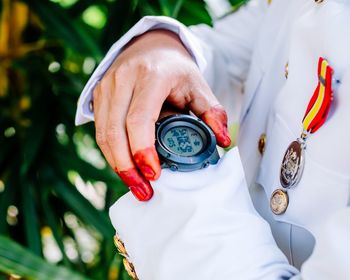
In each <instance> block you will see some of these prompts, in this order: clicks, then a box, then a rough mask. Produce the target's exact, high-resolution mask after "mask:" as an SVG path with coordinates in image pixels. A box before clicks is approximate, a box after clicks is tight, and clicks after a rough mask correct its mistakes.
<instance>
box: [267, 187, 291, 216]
mask: <svg viewBox="0 0 350 280" xmlns="http://www.w3.org/2000/svg"><path fill="white" fill-rule="evenodd" d="M288 203H289V198H288V193H287V192H286V191H284V190H282V189H277V190H275V191H274V192H273V193H272V195H271V199H270V208H271V211H272V212H273V213H274V214H276V215H281V214H283V213H284V212H286V210H287V208H288Z"/></svg>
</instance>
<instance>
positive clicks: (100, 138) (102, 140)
mask: <svg viewBox="0 0 350 280" xmlns="http://www.w3.org/2000/svg"><path fill="white" fill-rule="evenodd" d="M96 142H97V145H98V146H99V147H100V148H101V149H102V148H103V147H105V146H106V144H107V139H106V136H105V134H104V133H103V132H102V131H100V130H97V131H96Z"/></svg>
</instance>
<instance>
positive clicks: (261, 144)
mask: <svg viewBox="0 0 350 280" xmlns="http://www.w3.org/2000/svg"><path fill="white" fill-rule="evenodd" d="M265 146H266V134H265V133H262V134H261V135H260V138H259V142H258V150H259V152H260V154H261V155H263V154H264V152H265Z"/></svg>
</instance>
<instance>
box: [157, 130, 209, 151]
mask: <svg viewBox="0 0 350 280" xmlns="http://www.w3.org/2000/svg"><path fill="white" fill-rule="evenodd" d="M163 143H164V146H165V147H166V148H167V149H168V150H169V151H171V152H173V153H175V154H178V155H181V156H194V155H196V154H198V153H199V152H200V151H201V150H202V149H203V146H204V143H203V139H202V137H201V135H200V134H199V132H198V131H196V130H194V129H192V128H190V127H186V126H176V127H173V128H171V129H169V130H168V131H167V132H166V133H165V134H164V142H163Z"/></svg>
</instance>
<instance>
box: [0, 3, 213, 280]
mask: <svg viewBox="0 0 350 280" xmlns="http://www.w3.org/2000/svg"><path fill="white" fill-rule="evenodd" d="M0 4H1V5H0V12H1V18H0V20H1V21H0V32H1V33H0V108H1V110H0V114H1V117H0V147H1V148H0V271H2V272H4V273H6V274H11V273H15V274H18V275H20V276H23V277H25V278H27V279H47V280H49V279H127V277H128V276H127V275H126V273H125V272H124V270H123V269H121V265H122V264H121V259H120V258H119V257H115V253H116V250H115V248H114V245H113V242H112V237H113V235H114V230H113V228H112V226H111V224H110V221H109V218H108V209H109V207H110V205H111V204H112V203H113V202H114V201H115V200H116V199H117V198H118V197H120V196H121V195H123V194H124V193H125V192H126V191H127V189H126V187H125V186H124V185H123V184H122V182H121V181H120V180H119V179H118V178H117V177H116V176H115V174H114V173H113V172H112V171H111V170H110V169H109V168H108V166H107V164H106V162H105V161H104V160H103V158H102V155H101V153H100V152H99V150H98V149H97V146H96V144H95V141H94V126H93V124H91V123H90V124H87V125H85V126H81V127H77V128H76V127H75V126H74V115H75V110H76V102H77V99H78V97H79V94H80V92H81V90H82V88H83V85H84V84H85V82H86V81H87V79H88V77H89V76H90V74H91V73H92V71H93V69H94V68H95V66H96V64H97V63H98V62H99V61H100V60H101V58H102V57H103V54H104V53H105V52H106V51H107V50H108V49H109V47H110V46H111V44H112V43H114V42H115V41H116V40H117V39H118V38H119V37H120V36H121V35H122V34H123V33H124V32H125V31H126V30H128V29H129V28H130V27H131V26H132V25H133V24H134V23H135V22H137V20H138V19H140V18H141V17H142V16H143V15H146V14H152V15H167V16H171V17H175V18H177V19H179V20H181V21H182V22H184V23H185V24H196V23H201V22H205V23H207V24H211V18H210V16H209V14H208V12H207V10H206V6H205V3H204V2H203V1H202V0H191V1H184V0H51V1H49V0H23V1H19V0H2V1H0ZM10 19H11V20H10ZM15 242H16V243H18V244H16V243H15ZM19 244H21V245H19ZM45 258H46V259H48V260H49V261H50V262H52V263H56V264H57V266H56V265H54V264H50V263H48V262H46V261H45V260H44V259H45ZM72 271H75V272H74V273H73V272H72ZM83 275H84V276H83ZM1 278H2V277H1V275H0V279H1Z"/></svg>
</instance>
